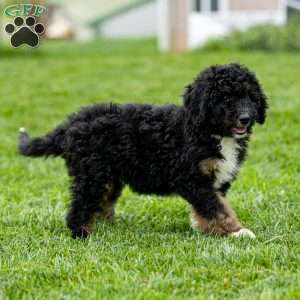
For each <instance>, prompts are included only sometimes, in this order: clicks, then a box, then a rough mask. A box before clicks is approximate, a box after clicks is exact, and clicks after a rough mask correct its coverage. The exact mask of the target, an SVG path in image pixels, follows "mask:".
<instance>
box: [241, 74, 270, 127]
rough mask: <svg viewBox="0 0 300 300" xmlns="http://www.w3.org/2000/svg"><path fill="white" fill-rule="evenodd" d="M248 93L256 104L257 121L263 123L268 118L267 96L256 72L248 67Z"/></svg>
mask: <svg viewBox="0 0 300 300" xmlns="http://www.w3.org/2000/svg"><path fill="white" fill-rule="evenodd" d="M246 72H247V84H248V93H249V96H250V98H251V100H252V101H254V102H255V104H256V110H257V115H256V121H257V122H258V123H259V124H263V123H264V122H265V119H266V111H267V109H268V104H267V97H266V95H265V94H264V92H263V90H262V87H261V85H260V83H259V81H258V79H257V78H256V76H255V74H254V73H252V72H251V71H249V70H248V69H246Z"/></svg>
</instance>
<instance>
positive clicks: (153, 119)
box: [19, 64, 267, 238]
mask: <svg viewBox="0 0 300 300" xmlns="http://www.w3.org/2000/svg"><path fill="white" fill-rule="evenodd" d="M266 109H267V103H266V96H265V95H264V92H263V91H262V88H261V86H260V84H259V82H258V80H257V79H256V77H255V75H254V73H252V72H251V71H249V70H248V69H247V68H246V67H244V66H241V65H239V64H228V65H216V66H211V67H209V68H207V69H205V70H204V71H202V72H201V73H200V74H199V75H198V76H197V77H196V78H195V80H194V81H193V82H192V83H191V84H190V85H188V86H187V87H186V89H185V91H184V95H183V106H176V105H165V106H154V105H143V104H141V105H139V104H125V105H118V104H97V105H92V106H88V107H84V108H82V109H81V110H80V111H79V112H77V113H75V114H72V115H71V116H70V117H69V118H68V119H67V120H66V121H65V122H64V123H62V124H61V125H59V126H58V127H57V128H55V129H54V130H53V131H51V132H49V133H48V134H46V135H45V136H43V137H38V138H30V137H29V135H28V134H27V133H26V131H25V130H24V129H23V128H22V129H20V136H19V151H20V153H21V154H23V155H26V156H61V157H63V158H64V159H65V162H66V166H67V168H68V171H69V175H70V177H71V197H72V202H71V205H70V209H69V212H68V215H67V224H68V227H69V228H70V229H71V231H72V236H73V237H74V238H75V237H86V236H87V235H88V234H89V233H90V232H91V228H92V225H93V222H94V219H95V217H99V218H103V219H111V218H112V217H113V215H114V206H115V204H116V202H117V199H118V197H119V195H120V193H121V191H122V188H123V187H124V185H125V184H127V185H129V186H130V187H131V189H132V190H133V191H135V192H137V193H141V194H157V195H168V194H178V195H180V196H181V197H183V198H184V199H185V200H186V201H187V202H188V203H189V204H190V205H191V207H192V214H191V218H192V226H193V227H194V228H196V229H199V230H200V231H202V232H205V233H209V234H221V235H233V236H241V235H242V236H249V237H251V238H254V237H255V235H254V234H253V233H252V232H251V231H250V230H248V229H246V228H244V227H243V226H242V225H241V223H240V222H239V221H238V219H237V217H236V215H235V213H234V212H233V210H232V209H231V208H230V206H229V204H228V203H227V201H226V200H225V194H226V192H227V191H228V189H229V187H230V184H231V182H232V181H233V180H234V179H235V177H236V176H237V173H238V170H239V168H240V165H241V163H242V162H243V161H244V159H245V155H246V150H247V144H248V140H249V136H250V134H251V129H252V127H253V125H254V124H255V122H257V123H259V124H263V123H264V121H265V116H266Z"/></svg>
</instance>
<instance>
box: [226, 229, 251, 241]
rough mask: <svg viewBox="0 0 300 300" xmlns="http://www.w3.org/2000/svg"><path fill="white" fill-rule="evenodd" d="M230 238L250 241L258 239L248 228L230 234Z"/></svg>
mask: <svg viewBox="0 0 300 300" xmlns="http://www.w3.org/2000/svg"><path fill="white" fill-rule="evenodd" d="M230 236H234V237H249V238H250V239H255V238H256V236H255V234H254V233H253V232H252V231H251V230H249V229H247V228H242V229H240V230H239V231H237V232H233V233H231V234H230Z"/></svg>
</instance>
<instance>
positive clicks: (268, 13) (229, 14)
mask: <svg viewBox="0 0 300 300" xmlns="http://www.w3.org/2000/svg"><path fill="white" fill-rule="evenodd" d="M252 1H253V2H257V3H256V4H258V5H259V8H260V9H255V7H254V6H253V5H254V4H255V3H252V4H249V2H252ZM252 1H246V0H220V7H221V10H220V11H219V12H201V13H199V12H191V14H190V17H189V36H188V41H189V42H188V44H189V47H190V48H195V47H197V46H201V45H202V44H204V43H205V42H206V41H207V40H208V39H210V38H214V37H221V36H223V35H225V34H226V33H228V32H230V31H232V30H235V29H238V30H245V29H247V28H248V27H250V26H253V25H258V24H263V23H273V24H278V25H279V24H283V23H285V22H286V9H285V4H286V0H252Z"/></svg>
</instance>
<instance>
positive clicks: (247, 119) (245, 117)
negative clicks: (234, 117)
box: [239, 114, 250, 126]
mask: <svg viewBox="0 0 300 300" xmlns="http://www.w3.org/2000/svg"><path fill="white" fill-rule="evenodd" d="M239 121H240V123H241V124H242V125H244V126H247V125H249V123H250V116H249V115H248V114H242V115H240V117H239Z"/></svg>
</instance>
